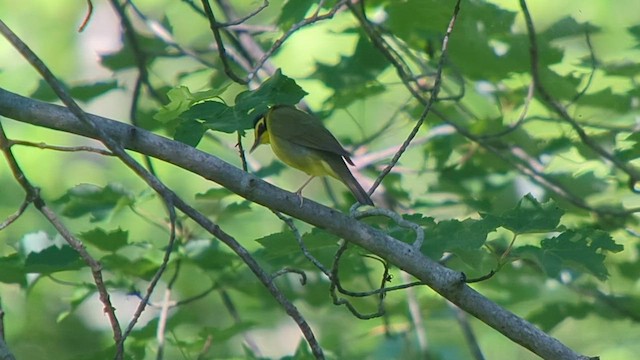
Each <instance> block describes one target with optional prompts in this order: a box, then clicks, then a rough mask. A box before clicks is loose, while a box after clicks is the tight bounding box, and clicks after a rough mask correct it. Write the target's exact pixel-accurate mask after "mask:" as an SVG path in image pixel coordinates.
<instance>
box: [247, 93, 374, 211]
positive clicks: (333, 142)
mask: <svg viewBox="0 0 640 360" xmlns="http://www.w3.org/2000/svg"><path fill="white" fill-rule="evenodd" d="M254 129H255V142H254V143H253V146H252V147H251V150H250V151H249V152H253V150H255V149H256V147H258V145H260V144H271V149H272V150H273V152H274V153H275V154H276V156H277V157H278V158H279V159H280V160H282V162H284V163H285V164H287V165H289V166H291V167H294V168H296V169H298V170H302V171H304V172H305V173H307V174H309V175H311V177H310V178H309V180H307V181H306V182H305V183H304V184H303V185H302V186H301V187H300V189H298V191H296V194H298V196H300V204H302V189H304V187H305V186H307V184H309V182H310V181H311V179H313V178H314V177H316V176H325V175H329V176H332V177H334V178H336V179H338V180H340V181H342V182H343V183H344V184H345V185H347V187H348V188H349V190H351V193H353V195H354V196H355V197H356V199H357V200H358V202H359V203H361V204H363V205H371V206H373V201H371V198H370V197H369V195H368V194H367V192H366V191H365V190H364V189H363V188H362V186H360V184H359V183H358V181H356V179H355V178H354V177H353V175H352V174H351V171H349V168H347V165H346V164H345V162H346V163H348V164H350V165H353V162H352V161H351V159H350V158H349V156H350V154H349V152H348V151H347V150H345V149H344V148H343V147H342V145H340V143H339V142H338V140H337V139H336V138H335V137H334V136H333V134H331V133H330V132H329V130H327V129H326V128H325V127H324V126H323V125H322V123H321V122H320V120H318V119H317V118H315V117H314V116H312V115H309V114H307V113H305V112H303V111H301V110H298V109H296V108H295V107H293V106H288V105H275V106H273V107H271V108H270V109H269V110H268V111H267V113H266V115H264V116H262V117H260V118H258V119H257V120H256V122H255V124H254Z"/></svg>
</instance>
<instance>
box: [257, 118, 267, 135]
mask: <svg viewBox="0 0 640 360" xmlns="http://www.w3.org/2000/svg"><path fill="white" fill-rule="evenodd" d="M265 131H267V124H265V122H264V119H261V120H260V121H258V123H257V124H256V132H257V133H258V134H262V133H264V132H265Z"/></svg>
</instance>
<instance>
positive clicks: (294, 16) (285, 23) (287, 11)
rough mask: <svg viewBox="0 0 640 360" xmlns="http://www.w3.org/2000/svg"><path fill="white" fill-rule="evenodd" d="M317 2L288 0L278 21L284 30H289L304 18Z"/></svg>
mask: <svg viewBox="0 0 640 360" xmlns="http://www.w3.org/2000/svg"><path fill="white" fill-rule="evenodd" d="M312 6H315V4H314V3H313V2H312V1H299V0H288V1H287V2H286V3H285V4H284V5H283V6H282V10H281V12H280V17H278V20H277V21H276V24H277V25H278V27H279V28H280V29H282V30H288V29H289V28H290V27H291V26H292V25H293V24H295V23H297V22H299V21H301V20H302V19H304V17H305V15H306V14H307V12H309V9H311V7H312Z"/></svg>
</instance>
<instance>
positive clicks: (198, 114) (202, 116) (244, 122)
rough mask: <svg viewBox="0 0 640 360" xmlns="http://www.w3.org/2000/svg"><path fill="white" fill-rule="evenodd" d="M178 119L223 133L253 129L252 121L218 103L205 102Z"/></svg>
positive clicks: (193, 107)
mask: <svg viewBox="0 0 640 360" xmlns="http://www.w3.org/2000/svg"><path fill="white" fill-rule="evenodd" d="M180 119H182V120H183V121H194V120H199V121H202V125H203V126H204V127H206V128H208V129H211V130H215V131H221V132H225V133H234V132H236V131H241V130H245V129H251V128H253V120H252V119H250V118H248V117H246V116H245V117H243V116H238V114H236V113H235V112H234V111H233V109H232V108H230V107H229V106H227V105H225V104H223V103H221V102H219V101H205V102H201V103H198V104H196V105H194V106H192V107H191V108H190V109H189V110H187V111H185V112H184V113H183V114H182V115H181V116H180Z"/></svg>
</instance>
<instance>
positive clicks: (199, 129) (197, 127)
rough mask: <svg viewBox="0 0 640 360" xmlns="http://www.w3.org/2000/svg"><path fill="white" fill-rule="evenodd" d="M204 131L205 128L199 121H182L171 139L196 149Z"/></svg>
mask: <svg viewBox="0 0 640 360" xmlns="http://www.w3.org/2000/svg"><path fill="white" fill-rule="evenodd" d="M206 131H207V128H206V127H205V126H204V125H203V124H202V123H201V122H199V121H196V120H192V119H187V120H182V121H180V123H179V124H178V127H176V131H175V133H174V134H173V139H174V140H176V141H180V142H182V143H185V144H187V145H189V146H192V147H196V146H198V144H199V143H200V140H202V137H203V136H204V133H205V132H206Z"/></svg>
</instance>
